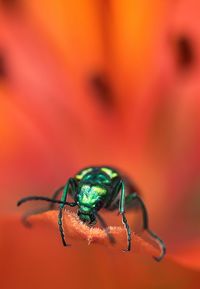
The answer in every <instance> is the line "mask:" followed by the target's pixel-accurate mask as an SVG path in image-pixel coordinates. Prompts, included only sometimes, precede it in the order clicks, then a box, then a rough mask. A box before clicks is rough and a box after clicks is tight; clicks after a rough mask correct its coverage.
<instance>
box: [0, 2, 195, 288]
mask: <svg viewBox="0 0 200 289" xmlns="http://www.w3.org/2000/svg"><path fill="white" fill-rule="evenodd" d="M72 2H73V3H72ZM122 2H123V3H122ZM199 6H200V4H199V1H198V0H192V1H190V2H189V1H186V0H181V1H177V2H176V3H175V1H173V0H172V1H169V0H166V1H159V0H153V1H151V3H149V2H148V1H145V0H142V1H136V0H134V1H131V0H126V1H117V0H115V1H112V0H110V1H103V0H96V1H89V0H86V1H61V0H60V1H54V0H51V1H50V0H48V1H45V0H44V1H36V0H34V1H32V0H29V1H20V0H18V1H17V0H15V1H14V0H12V1H11V0H4V1H0V96H1V97H0V113H1V123H0V136H1V142H0V159H1V168H0V183H1V194H0V201H1V211H2V212H3V213H4V215H5V216H4V217H3V216H2V220H1V224H0V231H1V237H0V245H1V247H0V252H1V253H0V254H1V261H2V262H1V265H0V266H1V268H0V269H1V270H0V272H1V273H0V274H1V281H0V282H1V288H2V289H17V288H20V289H23V288H28V289H29V288H30V289H31V288H46V287H48V288H55V287H57V288H59V289H60V288H63V287H64V286H68V287H71V288H80V287H83V288H84V287H86V286H87V287H88V286H90V287H92V288H93V287H94V286H95V287H97V288H98V287H99V288H102V287H105V288H133V287H134V286H135V287H136V288H137V287H138V288H147V287H148V288H151V287H152V288H155V287H161V288H163V287H169V288H171V287H176V288H196V286H197V285H198V283H199V272H198V273H197V272H195V271H192V270H191V269H184V268H183V267H181V266H179V265H177V264H175V262H176V263H179V264H182V265H184V266H187V267H190V268H193V269H195V270H199V268H200V258H199V252H200V236H199V230H198V228H199V219H200V216H199V211H200V210H199V208H200V205H199V179H200V178H199V171H200V157H199V156H200V151H199V148H200V133H199V124H200V117H199V115H200V114H199V107H200V105H199V104H200V103H199V93H200V87H199V75H200V72H199V66H198V61H199V57H198V55H199V51H200V43H199V40H198V39H199V31H200V30H199V15H198V11H199V8H200V7H199ZM188 11H189V12H188ZM103 163H104V164H106V165H114V166H116V167H119V168H120V169H122V170H123V171H124V172H125V173H126V174H127V175H129V177H130V178H131V179H133V180H134V181H135V182H136V183H137V184H138V186H139V187H140V188H141V191H142V195H143V198H144V200H145V203H146V204H147V207H148V209H149V214H150V222H151V227H152V228H153V229H154V230H155V231H156V232H157V233H158V234H159V235H161V236H162V237H163V239H164V240H165V241H166V243H167V248H168V257H166V260H165V261H163V263H161V264H159V265H158V264H155V263H153V260H151V259H150V258H148V257H146V256H142V254H140V255H137V254H136V253H134V252H133V253H131V254H129V255H127V254H122V253H121V252H120V250H118V248H116V249H114V248H113V249H108V248H107V247H105V248H104V247H101V246H99V245H98V246H97V245H96V246H90V247H88V246H87V244H86V242H78V241H74V242H73V243H76V242H77V244H74V245H73V246H72V248H67V250H66V249H65V248H62V246H60V242H59V241H60V240H58V241H57V239H58V238H59V235H58V232H57V231H55V233H54V231H53V230H52V228H51V229H50V228H49V223H48V222H47V223H45V225H43V224H42V222H41V218H45V216H37V217H34V218H35V219H34V223H37V224H36V226H34V228H33V229H32V230H28V231H27V230H26V229H25V228H23V227H22V225H21V224H20V221H19V218H16V217H15V216H13V214H14V212H15V211H16V208H15V204H16V201H17V199H19V198H20V197H22V196H24V195H25V194H41V195H42V194H43V195H47V194H48V192H51V191H52V190H53V189H54V188H55V187H58V186H59V185H61V184H63V183H65V182H66V179H68V178H69V176H71V175H73V174H74V173H75V172H76V171H77V170H79V169H80V168H82V167H84V166H86V165H93V164H103ZM3 213H2V215H3ZM45 219H46V218H45ZM45 219H44V220H45ZM50 223H51V222H50ZM69 224H71V223H69ZM141 244H142V243H141ZM120 245H121V243H120ZM136 251H137V250H136ZM174 261H175V262H174ZM144 264H145V265H144ZM155 284H156V285H155Z"/></svg>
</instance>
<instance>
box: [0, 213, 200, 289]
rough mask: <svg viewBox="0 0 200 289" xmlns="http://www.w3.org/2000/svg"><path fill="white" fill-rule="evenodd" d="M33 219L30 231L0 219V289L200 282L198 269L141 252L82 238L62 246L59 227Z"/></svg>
mask: <svg viewBox="0 0 200 289" xmlns="http://www.w3.org/2000/svg"><path fill="white" fill-rule="evenodd" d="M54 214H55V213H54ZM43 217H44V216H43ZM38 218H39V219H38ZM66 218H67V217H66V216H65V219H66ZM37 219H38V220H37ZM54 219H55V217H53V223H55V222H54ZM41 220H45V224H42V222H41ZM32 221H33V222H34V224H35V226H34V227H33V228H32V229H31V230H28V229H27V228H25V227H24V226H22V224H21V222H20V220H19V218H16V217H10V219H8V218H6V219H5V218H4V219H3V218H1V220H0V232H1V236H0V255H1V262H0V287H1V289H27V288H28V289H35V288H37V289H40V288H45V289H46V288H48V289H53V288H58V289H62V288H66V287H67V288H68V289H72V288H73V289H80V288H82V289H86V288H87V289H88V288H94V286H95V288H96V289H102V288H105V289H107V288H109V289H110V288H115V289H121V288H126V289H132V288H140V289H146V288H148V289H154V288H176V289H191V288H198V285H199V283H200V276H199V272H198V273H197V272H194V271H192V270H188V269H185V268H182V267H180V266H178V265H176V264H174V263H173V262H171V261H168V260H167V259H165V260H164V261H163V262H161V263H157V262H155V261H154V260H153V259H152V258H147V257H146V256H145V255H142V254H140V255H137V254H125V253H123V252H121V250H119V249H118V248H116V249H114V250H108V248H106V247H105V246H88V245H87V244H86V242H79V243H77V242H76V244H74V245H73V246H71V247H70V248H64V247H63V246H62V245H61V243H60V236H59V234H58V232H57V228H56V230H55V232H53V230H52V227H51V226H50V227H49V226H48V225H47V223H48V222H49V224H50V223H51V221H47V218H41V216H40V217H39V216H37V217H33V218H32ZM46 221H47V222H46ZM75 222H76V220H75ZM73 243H75V240H74V242H73ZM94 284H95V285H94Z"/></svg>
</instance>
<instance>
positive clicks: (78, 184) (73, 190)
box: [18, 166, 166, 261]
mask: <svg viewBox="0 0 200 289" xmlns="http://www.w3.org/2000/svg"><path fill="white" fill-rule="evenodd" d="M61 192H62V197H61V200H57V197H58V195H59V194H60V193H61ZM68 195H71V197H72V199H73V202H68V201H67V197H68ZM30 200H45V201H49V202H51V205H50V207H48V209H52V208H53V204H55V203H59V204H60V207H59V213H58V226H59V230H60V234H61V238H62V242H63V245H64V246H67V245H68V244H67V243H66V241H65V236H64V231H63V224H62V216H63V209H64V207H65V206H70V207H75V206H77V207H78V210H77V215H78V216H79V218H80V220H81V221H83V222H84V223H86V224H87V225H88V226H94V225H95V224H96V220H98V221H99V222H100V224H101V226H102V227H103V228H104V229H105V231H106V233H107V235H108V238H109V240H110V242H112V243H114V242H115V240H114V238H113V236H112V235H111V234H110V232H109V230H108V227H107V225H106V222H105V221H104V219H103V218H102V217H101V216H100V214H99V211H100V210H101V209H102V208H104V209H106V210H109V211H116V210H118V212H119V214H120V215H121V217H122V222H123V224H124V227H125V229H126V232H127V248H126V250H124V251H130V250H131V229H130V226H129V224H128V221H127V218H126V214H125V210H127V209H131V208H134V207H135V201H137V202H138V204H139V205H140V207H141V209H142V215H143V229H144V230H146V231H147V232H148V233H149V234H150V236H151V237H152V238H153V239H154V240H155V241H156V242H157V243H158V245H159V246H160V249H161V254H160V256H159V257H154V259H155V260H157V261H160V260H161V259H162V258H163V257H164V255H165V252H166V248H165V244H164V243H163V241H162V240H161V239H160V238H159V237H158V236H157V235H156V234H155V233H154V232H152V231H151V230H150V229H149V224H148V213H147V209H146V207H145V204H144V202H143V200H142V198H141V197H140V195H139V194H138V193H137V190H136V189H135V187H134V186H133V184H132V183H131V182H130V181H129V180H128V179H127V178H124V177H122V176H121V175H120V173H119V172H118V171H117V170H116V169H114V168H112V167H108V166H96V167H88V168H84V169H82V170H81V171H79V172H78V173H77V174H76V175H75V176H74V177H73V178H70V179H69V180H68V181H67V183H66V185H65V186H62V187H61V188H59V189H58V190H57V191H56V192H55V193H54V195H53V197H52V198H47V197H42V196H29V197H26V198H23V199H21V200H20V201H19V202H18V206H19V205H21V204H22V203H24V202H27V201H30ZM37 212H38V211H37ZM37 212H33V213H37ZM28 215H30V214H27V215H25V217H27V216H28Z"/></svg>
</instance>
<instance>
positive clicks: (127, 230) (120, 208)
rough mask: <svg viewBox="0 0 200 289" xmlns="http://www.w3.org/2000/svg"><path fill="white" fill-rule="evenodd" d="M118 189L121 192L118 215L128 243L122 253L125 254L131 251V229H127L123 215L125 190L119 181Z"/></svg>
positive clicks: (127, 225) (126, 222)
mask: <svg viewBox="0 0 200 289" xmlns="http://www.w3.org/2000/svg"><path fill="white" fill-rule="evenodd" d="M119 189H120V190H121V195H120V202H119V213H120V214H121V215H122V223H123V224H124V226H125V228H126V233H127V241H128V245H127V249H125V250H123V251H125V252H127V251H130V250H131V229H130V227H129V224H128V221H127V219H126V215H125V189H124V183H123V181H120V186H119Z"/></svg>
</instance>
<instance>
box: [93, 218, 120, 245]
mask: <svg viewBox="0 0 200 289" xmlns="http://www.w3.org/2000/svg"><path fill="white" fill-rule="evenodd" d="M96 216H97V219H98V220H99V223H100V224H101V227H102V228H103V229H104V231H105V232H106V235H107V236H108V239H109V241H110V243H111V244H114V243H115V238H114V237H113V235H112V234H111V233H110V230H109V228H108V226H107V224H106V222H105V221H104V219H103V218H102V217H101V216H100V215H99V214H96Z"/></svg>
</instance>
